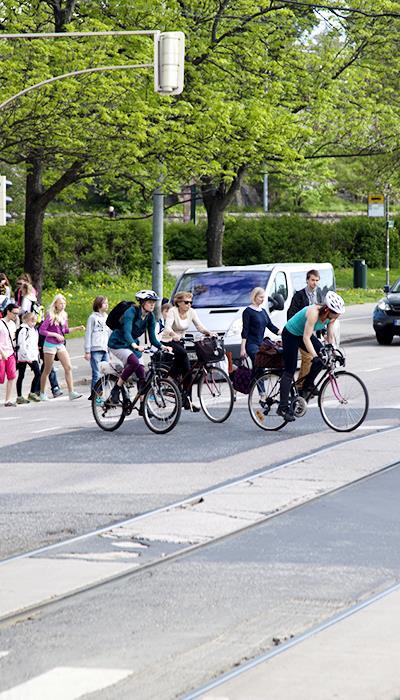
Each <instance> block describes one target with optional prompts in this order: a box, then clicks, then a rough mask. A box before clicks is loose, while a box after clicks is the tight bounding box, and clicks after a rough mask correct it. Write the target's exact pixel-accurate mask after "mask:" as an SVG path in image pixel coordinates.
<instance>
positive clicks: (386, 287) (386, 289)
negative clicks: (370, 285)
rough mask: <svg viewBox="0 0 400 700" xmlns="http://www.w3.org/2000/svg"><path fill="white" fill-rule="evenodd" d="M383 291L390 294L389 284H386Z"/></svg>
mask: <svg viewBox="0 0 400 700" xmlns="http://www.w3.org/2000/svg"><path fill="white" fill-rule="evenodd" d="M383 291H384V292H385V294H388V293H389V292H390V287H389V285H388V284H385V286H384V288H383Z"/></svg>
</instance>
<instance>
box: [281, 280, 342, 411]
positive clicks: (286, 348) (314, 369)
mask: <svg viewBox="0 0 400 700" xmlns="http://www.w3.org/2000/svg"><path fill="white" fill-rule="evenodd" d="M342 313H344V301H343V299H342V297H340V296H339V294H336V293H335V292H331V291H329V292H328V293H327V295H326V297H325V300H324V303H323V304H315V305H312V306H305V307H304V309H301V310H300V311H298V313H297V314H295V315H294V316H292V318H290V319H289V321H288V322H287V324H286V326H285V327H284V329H283V331H282V345H283V361H284V372H283V375H282V379H281V395H280V403H279V406H278V409H277V412H278V414H279V415H280V416H282V417H283V418H285V420H287V421H294V420H295V418H294V415H293V409H292V407H291V406H289V394H290V387H291V386H292V382H293V377H294V373H295V371H296V367H297V354H298V350H299V347H300V348H302V350H306V351H307V352H309V353H310V355H312V357H313V360H312V363H311V369H310V372H309V374H307V376H306V377H305V379H304V384H303V389H302V391H303V392H304V393H305V394H310V392H312V391H313V387H314V380H315V378H316V377H317V375H318V374H319V372H320V371H321V369H322V367H323V365H322V361H321V359H320V358H319V357H318V353H319V351H320V349H321V348H322V343H321V341H320V340H318V338H317V337H316V335H314V331H319V330H323V329H324V328H327V342H328V343H333V342H334V340H335V334H334V330H333V326H334V323H335V321H336V319H337V318H338V317H339V316H340V314H342Z"/></svg>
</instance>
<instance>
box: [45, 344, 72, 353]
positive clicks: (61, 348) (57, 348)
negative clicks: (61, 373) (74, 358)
mask: <svg viewBox="0 0 400 700" xmlns="http://www.w3.org/2000/svg"><path fill="white" fill-rule="evenodd" d="M43 352H44V353H47V355H57V353H58V352H67V348H66V347H65V345H64V343H47V342H46V341H44V343H43Z"/></svg>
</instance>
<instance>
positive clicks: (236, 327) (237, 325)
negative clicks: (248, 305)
mask: <svg viewBox="0 0 400 700" xmlns="http://www.w3.org/2000/svg"><path fill="white" fill-rule="evenodd" d="M241 332H242V319H241V318H240V317H239V318H237V319H235V321H233V323H231V325H230V326H229V328H228V330H227V331H226V334H225V337H226V338H231V337H232V336H234V335H236V336H238V335H240V334H241Z"/></svg>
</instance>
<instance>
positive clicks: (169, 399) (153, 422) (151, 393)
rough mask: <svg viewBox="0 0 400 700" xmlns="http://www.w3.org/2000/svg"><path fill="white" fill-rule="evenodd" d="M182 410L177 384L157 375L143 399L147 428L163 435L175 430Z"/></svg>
mask: <svg viewBox="0 0 400 700" xmlns="http://www.w3.org/2000/svg"><path fill="white" fill-rule="evenodd" d="M181 410H182V399H181V393H180V391H179V389H178V387H177V386H176V384H175V382H173V381H172V380H171V379H165V378H162V377H160V376H158V375H156V376H155V377H154V378H153V380H152V384H151V386H150V388H149V389H148V390H147V392H146V394H145V396H144V399H143V418H144V422H145V423H146V425H147V427H148V428H149V429H150V430H151V431H152V432H153V433H158V434H159V435H162V434H163V433H169V431H170V430H172V429H173V428H175V426H176V424H177V422H178V420H179V417H180V415H181Z"/></svg>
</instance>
